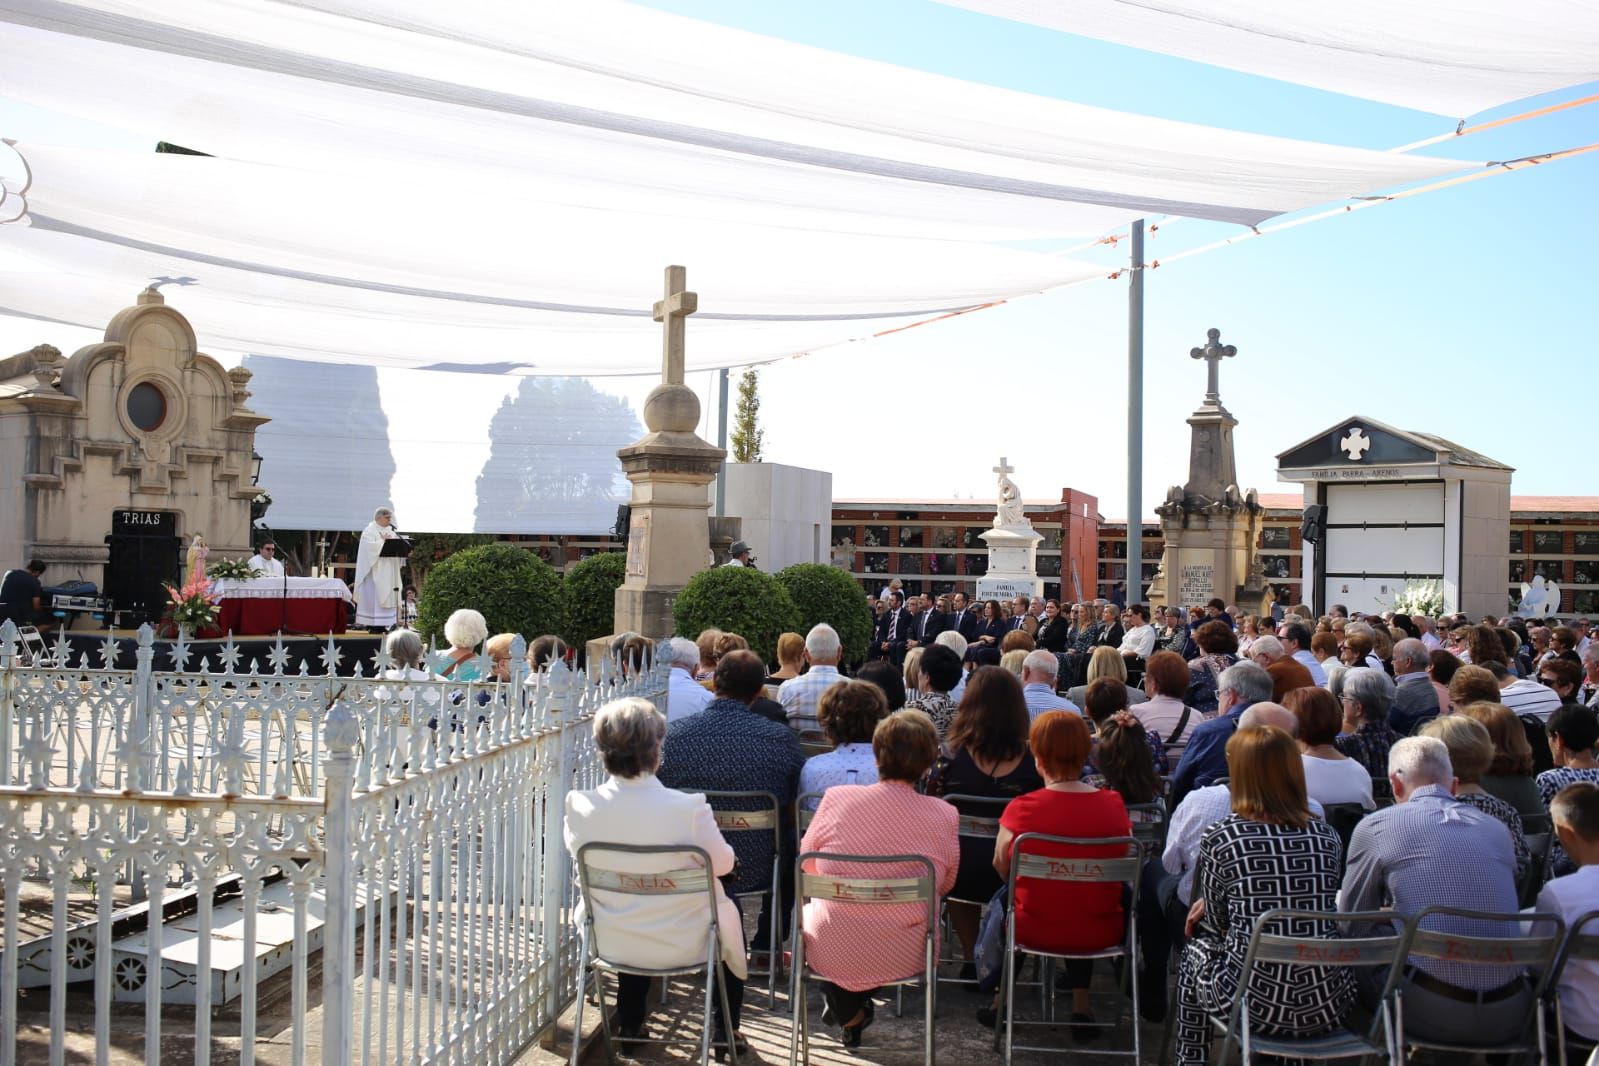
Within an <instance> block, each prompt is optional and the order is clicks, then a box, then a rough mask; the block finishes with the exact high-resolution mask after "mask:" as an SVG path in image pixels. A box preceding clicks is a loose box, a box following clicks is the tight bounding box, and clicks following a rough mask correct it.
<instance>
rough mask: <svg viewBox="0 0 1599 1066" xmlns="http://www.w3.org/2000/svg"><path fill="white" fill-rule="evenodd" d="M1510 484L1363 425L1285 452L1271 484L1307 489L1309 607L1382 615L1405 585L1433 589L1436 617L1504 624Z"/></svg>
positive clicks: (1417, 437) (1416, 438)
mask: <svg viewBox="0 0 1599 1066" xmlns="http://www.w3.org/2000/svg"><path fill="white" fill-rule="evenodd" d="M1511 473H1512V470H1511V468H1510V467H1508V466H1506V465H1504V464H1503V463H1500V462H1496V461H1495V460H1493V459H1490V458H1488V457H1487V456H1486V455H1482V454H1480V453H1478V452H1474V451H1472V450H1471V449H1469V448H1463V447H1461V446H1460V445H1458V444H1456V443H1454V442H1453V441H1448V440H1444V439H1443V438H1442V437H1435V436H1433V435H1432V434H1429V433H1416V432H1412V431H1408V430H1402V429H1394V428H1393V427H1392V426H1387V425H1384V424H1383V423H1381V422H1378V421H1375V420H1374V419H1370V418H1363V417H1359V416H1357V417H1354V418H1346V419H1345V420H1344V421H1342V422H1340V423H1338V424H1337V425H1336V426H1333V427H1331V428H1329V429H1326V430H1323V431H1322V432H1320V433H1318V434H1316V435H1315V436H1313V437H1311V438H1309V439H1308V440H1305V441H1301V442H1300V443H1298V444H1296V445H1294V446H1293V447H1292V448H1289V449H1288V450H1287V451H1285V452H1283V453H1281V454H1280V455H1278V456H1277V477H1278V480H1280V481H1297V482H1300V483H1302V484H1303V485H1304V487H1305V488H1304V494H1305V496H1304V499H1305V508H1306V522H1305V525H1306V529H1307V532H1308V533H1309V536H1307V538H1306V540H1307V543H1306V544H1305V546H1304V567H1305V572H1306V573H1307V574H1309V575H1311V577H1310V579H1309V580H1307V581H1306V583H1305V589H1306V591H1307V592H1308V593H1309V594H1310V597H1311V601H1310V602H1311V605H1312V606H1313V607H1315V608H1316V610H1318V611H1326V610H1327V609H1328V607H1330V606H1331V605H1332V604H1335V603H1341V604H1343V605H1345V606H1346V607H1348V608H1349V609H1350V610H1352V611H1356V610H1358V611H1381V610H1384V609H1387V608H1390V607H1392V606H1393V603H1394V600H1395V598H1396V597H1398V596H1400V595H1402V594H1403V593H1404V591H1405V589H1406V587H1407V586H1408V585H1411V584H1412V583H1421V582H1428V581H1435V582H1438V583H1440V585H1441V591H1442V599H1443V603H1442V608H1441V609H1442V610H1446V611H1464V612H1466V613H1467V614H1469V615H1471V616H1473V617H1480V616H1482V615H1484V614H1493V615H1499V614H1503V613H1504V611H1505V607H1506V602H1507V600H1506V594H1505V575H1506V571H1507V569H1508V567H1509V563H1510V549H1509V543H1510V475H1511ZM1312 540H1314V543H1309V541H1312Z"/></svg>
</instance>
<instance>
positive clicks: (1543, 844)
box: [1516, 822, 1555, 907]
mask: <svg viewBox="0 0 1599 1066" xmlns="http://www.w3.org/2000/svg"><path fill="white" fill-rule="evenodd" d="M1522 824H1523V825H1525V824H1526V823H1525V822H1523V823H1522ZM1526 840H1527V868H1526V869H1525V870H1523V871H1521V877H1520V878H1519V880H1518V882H1517V884H1516V902H1517V903H1518V904H1520V905H1521V906H1523V907H1530V906H1532V905H1533V904H1534V903H1536V902H1538V893H1539V892H1541V891H1542V890H1543V883H1544V882H1545V881H1547V880H1549V852H1550V849H1551V848H1552V847H1553V846H1554V842H1555V834H1554V832H1553V831H1552V830H1550V831H1545V832H1542V833H1531V832H1529V833H1527V834H1526Z"/></svg>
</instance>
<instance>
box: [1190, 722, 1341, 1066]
mask: <svg viewBox="0 0 1599 1066" xmlns="http://www.w3.org/2000/svg"><path fill="white" fill-rule="evenodd" d="M1227 772H1228V776H1229V778H1230V779H1231V792H1232V810H1233V813H1232V814H1231V815H1229V816H1228V817H1226V818H1223V819H1222V820H1221V821H1219V822H1217V823H1216V824H1215V825H1213V826H1211V827H1210V828H1209V829H1207V830H1206V831H1205V835H1204V836H1203V837H1202V838H1201V839H1200V843H1199V860H1198V868H1199V871H1200V883H1199V885H1198V886H1197V887H1198V889H1199V895H1198V898H1196V899H1195V900H1194V905H1193V907H1192V908H1191V909H1190V910H1189V912H1188V931H1189V935H1190V936H1191V937H1192V939H1191V940H1189V941H1188V944H1187V946H1186V947H1184V949H1183V956H1182V964H1181V969H1180V970H1179V975H1178V978H1177V1062H1179V1063H1182V1064H1196V1063H1202V1062H1204V1061H1205V1060H1206V1058H1207V1052H1208V1051H1209V1048H1210V1023H1209V1021H1208V1020H1207V1018H1206V1013H1207V1012H1208V1011H1220V1010H1224V1009H1226V1008H1227V1006H1228V1005H1229V1004H1230V1003H1231V1002H1232V1000H1233V997H1234V996H1235V995H1236V994H1237V991H1238V983H1239V981H1240V980H1241V979H1242V977H1243V967H1244V955H1245V954H1246V953H1247V951H1248V949H1249V937H1250V934H1251V932H1253V930H1254V927H1255V920H1256V919H1257V918H1258V917H1259V916H1260V915H1262V914H1265V913H1266V912H1267V911H1270V910H1275V909H1277V908H1279V907H1291V908H1298V909H1302V910H1313V911H1325V912H1329V913H1331V912H1336V911H1337V909H1338V900H1337V897H1338V886H1339V882H1340V881H1341V880H1342V878H1343V859H1342V857H1341V856H1342V847H1341V845H1340V844H1339V840H1338V834H1337V832H1335V831H1334V830H1333V828H1332V827H1331V826H1330V825H1328V824H1327V823H1326V822H1324V821H1322V820H1321V819H1319V818H1312V817H1311V816H1310V810H1309V805H1308V803H1307V802H1306V796H1305V770H1304V766H1303V764H1302V762H1301V760H1300V757H1299V747H1298V745H1296V744H1295V743H1294V738H1293V737H1291V736H1289V735H1288V734H1287V733H1285V732H1284V731H1283V730H1281V729H1277V728H1275V727H1273V726H1251V727H1249V728H1247V729H1240V730H1239V731H1238V732H1236V733H1234V734H1233V738H1232V739H1231V740H1229V741H1228V742H1227ZM1273 931H1274V932H1278V933H1282V934H1285V935H1288V936H1303V937H1311V936H1315V937H1330V936H1336V935H1337V926H1336V925H1335V924H1334V923H1331V922H1323V921H1315V920H1308V919H1307V920H1296V921H1290V922H1284V923H1281V925H1280V926H1279V927H1278V928H1276V929H1274V930H1273ZM1248 992H1249V1017H1248V1019H1247V1021H1248V1024H1249V1025H1250V1026H1252V1027H1253V1028H1254V1029H1255V1030H1256V1031H1259V1032H1268V1033H1273V1034H1278V1035H1294V1036H1310V1035H1313V1034H1316V1033H1321V1032H1325V1031H1327V1030H1328V1029H1331V1028H1333V1027H1334V1026H1336V1025H1338V1024H1340V1023H1341V1022H1342V1021H1343V1018H1344V1015H1345V1014H1346V1013H1347V1012H1348V1010H1349V1007H1350V1005H1351V1004H1352V1003H1353V1001H1354V994H1355V986H1354V981H1353V979H1352V978H1351V977H1350V975H1349V972H1348V971H1347V970H1342V969H1322V968H1317V967H1308V966H1299V967H1293V966H1284V965H1281V964H1276V963H1269V964H1262V965H1257V966H1256V968H1255V971H1254V975H1253V977H1252V978H1251V982H1250V987H1249V989H1248Z"/></svg>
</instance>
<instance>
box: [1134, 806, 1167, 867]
mask: <svg viewBox="0 0 1599 1066" xmlns="http://www.w3.org/2000/svg"><path fill="white" fill-rule="evenodd" d="M1127 820H1128V821H1130V822H1132V823H1133V838H1134V839H1136V840H1137V841H1138V842H1139V843H1140V844H1142V845H1143V846H1144V851H1145V853H1146V855H1148V856H1155V855H1159V854H1160V853H1161V851H1162V850H1163V849H1164V848H1165V846H1166V821H1167V819H1166V801H1165V800H1164V799H1162V798H1161V797H1159V796H1157V797H1155V799H1154V801H1153V802H1150V803H1129V804H1128V805H1127Z"/></svg>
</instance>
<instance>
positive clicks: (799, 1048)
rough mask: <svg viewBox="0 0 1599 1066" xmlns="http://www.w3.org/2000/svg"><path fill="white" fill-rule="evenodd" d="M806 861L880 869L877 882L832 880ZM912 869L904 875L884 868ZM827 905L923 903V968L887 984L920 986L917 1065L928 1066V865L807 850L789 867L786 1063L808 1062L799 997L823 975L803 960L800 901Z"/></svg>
mask: <svg viewBox="0 0 1599 1066" xmlns="http://www.w3.org/2000/svg"><path fill="white" fill-rule="evenodd" d="M808 862H841V863H850V864H852V865H857V866H877V867H884V868H885V869H883V871H882V872H883V874H884V876H882V877H855V876H837V875H834V874H825V873H812V872H808V871H807V870H806V869H805V864H806V863H808ZM906 866H909V867H912V869H913V870H914V871H915V872H914V873H912V874H911V875H909V876H907V874H906V871H904V870H903V869H900V870H891V869H888V868H890V867H901V868H903V867H906ZM812 899H820V900H829V901H832V902H834V903H838V904H851V905H857V904H858V905H860V906H864V907H871V906H881V905H884V904H893V905H904V904H911V903H915V904H925V906H926V908H927V929H926V939H925V941H924V947H923V959H924V960H925V961H924V964H923V969H922V973H921V975H920V976H915V975H912V976H909V977H905V978H903V979H901V980H898V981H890V982H888V985H890V986H893V987H895V988H897V989H903V988H904V987H905V986H907V985H916V984H920V985H921V986H922V987H923V989H924V990H925V994H926V1016H925V1017H924V1018H923V1026H924V1029H925V1032H924V1034H923V1049H924V1050H923V1054H922V1058H923V1062H924V1063H925V1066H933V1009H934V1005H935V1002H936V999H937V993H938V951H937V948H936V946H935V945H936V943H937V941H936V937H935V935H934V934H935V931H936V930H937V929H938V879H937V871H936V870H934V868H933V863H932V860H930V859H928V858H927V857H926V856H925V855H848V854H843V853H839V852H828V851H807V852H804V853H803V854H801V855H800V856H799V858H798V859H797V860H796V861H795V863H794V969H793V973H792V976H791V980H792V982H793V983H792V985H791V987H790V989H789V1001H790V1003H792V1004H793V1007H794V1025H793V1029H792V1030H791V1033H790V1036H789V1043H788V1063H789V1066H796V1064H797V1063H798V1062H800V1061H801V1060H802V1059H803V1061H804V1062H806V1063H807V1064H808V1063H809V1062H810V1060H811V1058H810V1056H811V1043H810V1019H811V1014H810V1003H809V1000H808V999H807V998H806V995H805V982H806V981H818V980H820V981H825V980H826V979H827V975H826V974H818V973H816V972H815V971H813V970H811V969H810V967H809V965H808V964H807V963H806V960H805V930H804V925H803V924H802V923H803V921H804V915H805V902H806V901H807V900H812Z"/></svg>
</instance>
